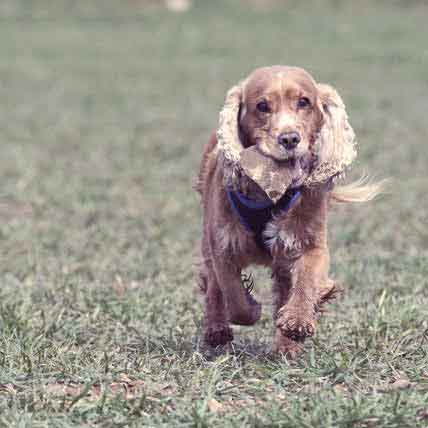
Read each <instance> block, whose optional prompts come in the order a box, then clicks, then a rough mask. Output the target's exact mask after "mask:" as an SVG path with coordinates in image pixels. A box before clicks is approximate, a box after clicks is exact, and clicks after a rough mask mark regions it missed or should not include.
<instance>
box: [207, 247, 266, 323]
mask: <svg viewBox="0 0 428 428" xmlns="http://www.w3.org/2000/svg"><path fill="white" fill-rule="evenodd" d="M214 269H215V272H216V277H217V280H218V284H219V286H220V288H221V291H222V293H223V296H224V298H225V303H226V308H227V313H228V319H229V321H230V322H231V323H233V324H238V325H253V324H255V323H256V322H257V321H258V320H259V319H260V315H261V305H260V304H259V303H258V302H256V301H255V300H254V299H253V297H252V296H251V294H250V293H249V292H248V291H247V290H246V289H245V287H244V286H243V285H242V279H241V269H239V268H238V267H237V266H236V265H235V264H234V263H233V261H232V260H231V259H230V258H228V257H225V256H224V255H223V256H222V257H215V258H214Z"/></svg>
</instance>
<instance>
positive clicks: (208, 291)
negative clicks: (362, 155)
mask: <svg viewBox="0 0 428 428" xmlns="http://www.w3.org/2000/svg"><path fill="white" fill-rule="evenodd" d="M355 156H356V145H355V142H354V132H353V130H352V128H351V126H350V125H349V123H348V119H347V114H346V111H345V106H344V104H343V102H342V100H341V98H340V96H339V95H338V94H337V92H336V91H335V90H334V89H333V88H332V87H330V86H328V85H323V84H318V83H316V82H315V80H314V79H313V78H312V77H311V76H310V75H309V74H308V73H307V72H306V71H304V70H303V69H301V68H297V67H286V66H272V67H264V68H259V69H257V70H255V71H254V72H253V73H251V74H250V76H249V77H247V78H246V79H245V80H243V81H242V82H240V83H239V84H238V85H237V86H235V87H233V88H232V89H231V90H230V91H229V92H228V94H227V97H226V101H225V105H224V108H223V110H222V111H221V113H220V125H219V128H218V130H217V133H216V134H213V135H212V137H211V139H210V141H209V142H208V144H207V145H206V146H205V148H204V151H203V156H202V161H201V165H200V170H199V175H198V179H197V183H196V186H195V187H196V189H197V190H198V192H199V193H200V195H201V199H202V206H203V235H202V240H201V248H200V262H199V265H198V280H199V285H200V288H201V290H202V291H203V292H204V295H205V316H204V339H205V342H206V343H207V344H209V345H211V346H217V345H224V344H226V343H227V342H229V341H232V339H233V333H232V329H231V328H230V324H239V325H247V326H249V325H253V324H254V323H256V322H257V320H258V319H259V318H260V315H261V305H260V304H259V303H258V302H257V301H256V300H255V299H254V297H253V295H252V294H251V291H250V290H249V288H248V287H246V282H245V278H243V275H242V270H243V269H245V268H246V267H247V266H249V265H251V264H256V265H263V266H268V267H270V269H271V272H272V279H273V318H274V325H275V335H274V342H273V349H274V351H276V352H281V353H285V354H287V355H288V356H290V357H294V356H296V355H297V354H298V353H299V352H300V350H301V344H302V342H303V341H304V339H305V338H306V337H308V336H312V335H313V334H314V331H315V323H316V319H317V316H318V313H319V309H320V306H321V305H322V303H324V302H325V301H327V300H328V299H329V298H331V297H332V296H333V295H334V294H335V291H336V286H335V283H334V281H332V280H331V279H330V278H329V275H328V271H329V250H328V246H327V214H328V208H329V202H330V201H332V200H336V201H341V202H351V201H367V200H370V199H372V198H373V197H374V196H375V195H376V194H377V193H378V192H379V185H363V184H361V183H356V184H351V185H348V186H337V184H336V179H337V177H339V176H340V175H342V173H343V171H344V170H345V169H346V168H347V167H348V166H349V165H350V164H351V163H352V161H353V159H354V158H355Z"/></svg>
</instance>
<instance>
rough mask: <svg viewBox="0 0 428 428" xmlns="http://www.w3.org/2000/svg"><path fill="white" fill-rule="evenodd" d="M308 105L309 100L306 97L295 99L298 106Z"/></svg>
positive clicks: (309, 103) (304, 106)
mask: <svg viewBox="0 0 428 428" xmlns="http://www.w3.org/2000/svg"><path fill="white" fill-rule="evenodd" d="M310 105H311V102H310V101H309V98H307V97H302V98H299V101H297V107H298V108H306V107H309V106H310Z"/></svg>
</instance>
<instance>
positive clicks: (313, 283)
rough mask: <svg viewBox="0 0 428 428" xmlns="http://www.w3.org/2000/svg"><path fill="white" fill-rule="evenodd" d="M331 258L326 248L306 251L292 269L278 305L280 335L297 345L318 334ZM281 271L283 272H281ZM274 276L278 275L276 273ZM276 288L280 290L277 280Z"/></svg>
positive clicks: (277, 322) (277, 325)
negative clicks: (323, 294)
mask: <svg viewBox="0 0 428 428" xmlns="http://www.w3.org/2000/svg"><path fill="white" fill-rule="evenodd" d="M328 264H329V255H328V249H327V248H312V249H308V250H306V251H305V252H304V253H303V254H302V255H301V256H300V257H299V258H298V259H297V260H295V261H294V263H293V264H292V265H291V266H290V269H289V279H288V283H287V284H286V289H287V291H286V292H284V293H283V298H282V300H281V301H280V302H278V303H279V304H278V305H277V309H278V311H277V313H276V327H277V336H278V335H282V336H285V337H286V338H289V339H291V340H294V341H296V342H303V340H304V339H305V338H306V337H308V336H312V335H313V334H314V332H315V321H316V312H317V307H318V304H319V302H320V299H321V297H322V292H323V290H324V288H323V287H325V284H326V283H327V282H328V281H329V280H328ZM278 271H279V272H281V269H279V270H278ZM274 275H275V273H274ZM275 281H276V283H277V284H276V285H275V286H274V287H277V288H278V287H281V286H283V285H284V283H283V281H282V283H281V278H277V279H276V280H275Z"/></svg>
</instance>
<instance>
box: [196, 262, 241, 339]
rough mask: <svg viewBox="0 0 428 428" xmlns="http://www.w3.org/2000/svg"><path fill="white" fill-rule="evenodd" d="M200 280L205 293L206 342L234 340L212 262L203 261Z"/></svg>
mask: <svg viewBox="0 0 428 428" xmlns="http://www.w3.org/2000/svg"><path fill="white" fill-rule="evenodd" d="M199 282H200V288H201V290H202V291H203V292H204V293H205V315H204V339H205V342H206V343H207V344H208V345H210V346H218V345H225V344H226V343H228V342H230V341H232V340H233V333H232V329H231V328H230V327H229V321H228V319H227V313H226V305H225V301H224V297H223V293H222V291H221V289H220V287H219V285H218V281H217V277H216V275H215V272H214V269H213V267H212V263H211V262H208V261H205V262H204V263H203V265H202V268H201V270H200V273H199Z"/></svg>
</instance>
